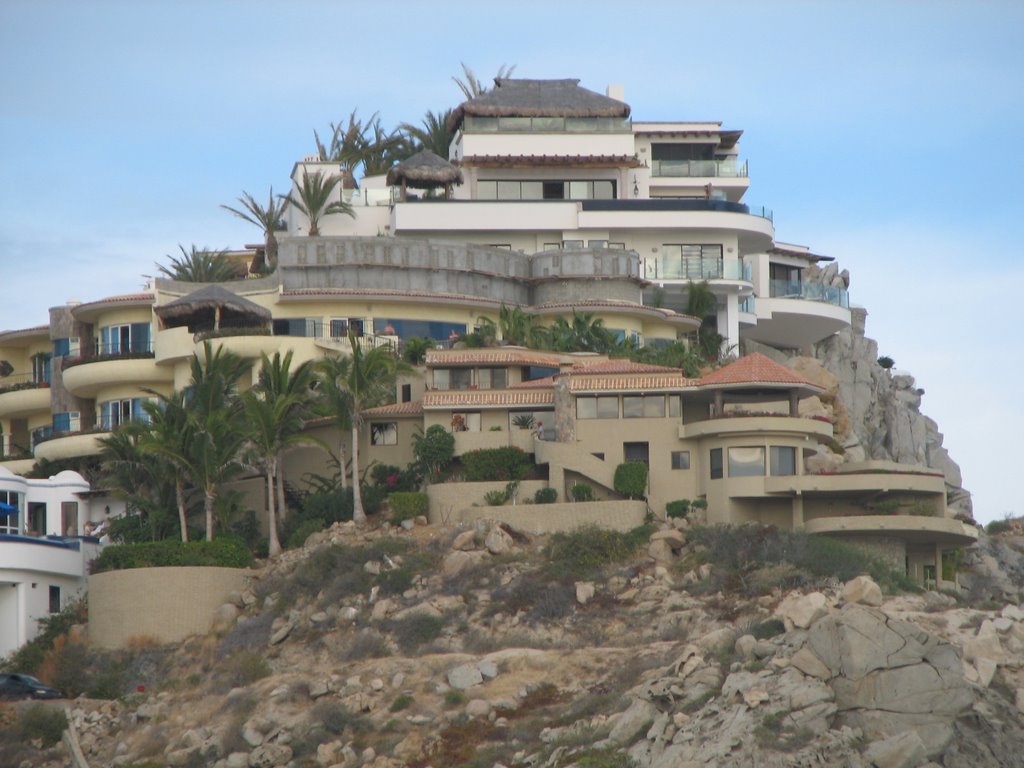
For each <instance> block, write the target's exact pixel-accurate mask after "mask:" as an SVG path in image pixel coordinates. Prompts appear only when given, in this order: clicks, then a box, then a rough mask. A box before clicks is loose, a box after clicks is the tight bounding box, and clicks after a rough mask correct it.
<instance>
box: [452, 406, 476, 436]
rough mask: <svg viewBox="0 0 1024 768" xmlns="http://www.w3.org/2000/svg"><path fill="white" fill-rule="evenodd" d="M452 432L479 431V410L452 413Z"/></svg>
mask: <svg viewBox="0 0 1024 768" xmlns="http://www.w3.org/2000/svg"><path fill="white" fill-rule="evenodd" d="M452 431H453V432H479V431H480V412H479V411H475V412H464V413H453V414H452Z"/></svg>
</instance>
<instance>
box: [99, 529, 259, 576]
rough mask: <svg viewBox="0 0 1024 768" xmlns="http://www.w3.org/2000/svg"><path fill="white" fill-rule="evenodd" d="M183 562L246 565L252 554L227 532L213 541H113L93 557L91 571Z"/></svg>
mask: <svg viewBox="0 0 1024 768" xmlns="http://www.w3.org/2000/svg"><path fill="white" fill-rule="evenodd" d="M183 565H212V566H220V567H223V568H248V567H249V566H250V565H252V554H251V553H250V552H249V549H248V548H247V547H246V546H245V542H243V541H241V540H240V539H237V538H234V537H231V536H223V537H221V538H218V539H214V540H213V541H189V542H181V541H174V540H173V539H165V540H163V541H149V542H145V543H142V544H115V545H112V546H109V547H106V548H105V549H104V550H103V552H102V553H101V554H100V556H99V557H98V558H96V560H95V561H93V570H92V572H93V573H103V572H105V571H121V570H126V569H129V568H160V567H165V566H183Z"/></svg>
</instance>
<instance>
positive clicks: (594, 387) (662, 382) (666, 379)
mask: <svg viewBox="0 0 1024 768" xmlns="http://www.w3.org/2000/svg"><path fill="white" fill-rule="evenodd" d="M693 385H694V380H693V379H688V378H686V376H684V375H683V372H682V371H675V372H673V373H662V374H644V375H639V376H601V375H597V376H591V375H586V374H583V375H580V374H575V373H574V374H572V376H570V378H569V389H570V390H571V391H573V392H637V391H645V392H646V391H651V390H681V389H688V388H690V387H692V386H693Z"/></svg>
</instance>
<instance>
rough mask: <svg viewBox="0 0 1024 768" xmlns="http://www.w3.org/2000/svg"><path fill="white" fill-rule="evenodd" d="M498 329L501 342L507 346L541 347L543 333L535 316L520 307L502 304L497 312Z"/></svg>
mask: <svg viewBox="0 0 1024 768" xmlns="http://www.w3.org/2000/svg"><path fill="white" fill-rule="evenodd" d="M498 328H499V329H500V330H501V338H502V340H503V341H506V342H508V343H509V344H516V345H519V346H524V347H533V348H537V347H540V346H543V341H544V338H543V337H544V331H543V329H542V328H541V326H540V325H539V324H538V322H537V316H536V315H531V314H530V313H529V312H526V311H524V310H523V309H522V308H521V307H506V306H505V305H504V304H502V305H501V309H500V310H499V312H498Z"/></svg>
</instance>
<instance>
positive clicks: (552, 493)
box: [533, 488, 558, 504]
mask: <svg viewBox="0 0 1024 768" xmlns="http://www.w3.org/2000/svg"><path fill="white" fill-rule="evenodd" d="M556 501H558V491H556V490H555V489H554V488H538V489H537V492H536V493H535V494H533V503H534V504H554V503H555V502H556Z"/></svg>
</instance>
